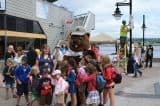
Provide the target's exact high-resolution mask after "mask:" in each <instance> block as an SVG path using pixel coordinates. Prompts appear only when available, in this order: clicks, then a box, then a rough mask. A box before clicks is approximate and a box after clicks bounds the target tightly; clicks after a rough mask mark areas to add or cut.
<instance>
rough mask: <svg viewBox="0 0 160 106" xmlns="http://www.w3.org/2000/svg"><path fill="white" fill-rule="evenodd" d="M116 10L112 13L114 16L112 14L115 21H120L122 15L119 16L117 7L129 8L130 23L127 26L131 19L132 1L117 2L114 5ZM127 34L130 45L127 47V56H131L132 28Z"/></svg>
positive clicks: (119, 12)
mask: <svg viewBox="0 0 160 106" xmlns="http://www.w3.org/2000/svg"><path fill="white" fill-rule="evenodd" d="M116 6H117V8H116V10H115V11H114V14H112V15H113V16H114V17H115V18H116V19H120V18H121V16H122V15H123V14H121V11H120V9H119V7H118V6H129V15H130V22H129V24H131V17H132V0H129V2H128V3H126V2H117V3H116ZM129 32H130V40H129V41H130V45H129V54H132V28H130V29H129Z"/></svg>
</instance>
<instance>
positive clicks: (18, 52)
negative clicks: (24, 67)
mask: <svg viewBox="0 0 160 106" xmlns="http://www.w3.org/2000/svg"><path fill="white" fill-rule="evenodd" d="M23 56H24V55H23V48H22V47H21V46H18V47H17V49H16V55H15V57H14V61H15V62H16V63H17V64H20V63H21V60H22V57H23Z"/></svg>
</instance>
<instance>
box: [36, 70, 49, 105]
mask: <svg viewBox="0 0 160 106" xmlns="http://www.w3.org/2000/svg"><path fill="white" fill-rule="evenodd" d="M43 70H44V71H43V72H42V77H41V78H40V82H39V87H38V90H39V91H40V106H50V105H51V102H52V84H51V79H50V78H48V73H49V72H48V71H47V70H48V68H47V67H44V69H43Z"/></svg>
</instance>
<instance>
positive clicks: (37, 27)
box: [33, 21, 43, 34]
mask: <svg viewBox="0 0 160 106" xmlns="http://www.w3.org/2000/svg"><path fill="white" fill-rule="evenodd" d="M33 33H38V34H40V33H43V31H42V29H41V27H40V25H39V23H38V22H36V21H34V22H33Z"/></svg>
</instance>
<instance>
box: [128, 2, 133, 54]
mask: <svg viewBox="0 0 160 106" xmlns="http://www.w3.org/2000/svg"><path fill="white" fill-rule="evenodd" d="M129 15H130V17H131V16H132V0H130V5H129ZM129 32H130V45H129V54H132V28H130V31H129Z"/></svg>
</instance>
